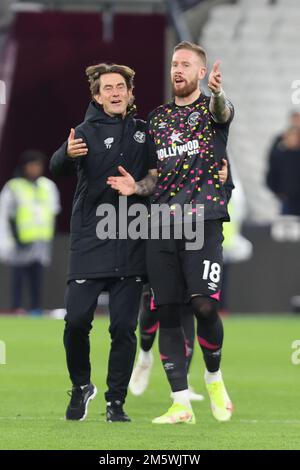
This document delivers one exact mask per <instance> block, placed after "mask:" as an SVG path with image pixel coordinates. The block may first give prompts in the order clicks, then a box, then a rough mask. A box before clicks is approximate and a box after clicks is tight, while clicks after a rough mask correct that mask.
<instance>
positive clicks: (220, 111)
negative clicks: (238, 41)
mask: <svg viewBox="0 0 300 470" xmlns="http://www.w3.org/2000/svg"><path fill="white" fill-rule="evenodd" d="M220 63H221V62H220V61H219V60H218V61H217V62H215V63H214V65H213V68H212V71H211V73H210V75H209V79H208V88H209V89H210V90H211V92H212V95H211V98H210V102H209V110H210V112H211V114H212V116H213V118H214V120H215V121H216V122H219V123H225V122H228V121H229V120H230V118H231V116H232V112H233V110H232V105H231V103H230V102H229V101H228V100H227V98H226V95H225V93H224V91H223V89H222V75H221V71H220V68H219V67H220Z"/></svg>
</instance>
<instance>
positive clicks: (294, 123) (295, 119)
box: [270, 109, 300, 154]
mask: <svg viewBox="0 0 300 470" xmlns="http://www.w3.org/2000/svg"><path fill="white" fill-rule="evenodd" d="M291 127H296V128H298V129H300V112H299V111H297V110H295V109H293V110H292V111H291V112H290V113H289V116H288V125H287V129H289V128H291ZM284 136H285V132H282V133H280V134H279V135H277V136H276V137H275V139H274V140H273V142H272V145H271V149H270V154H272V153H273V152H274V151H276V150H283V149H284V148H285V141H284Z"/></svg>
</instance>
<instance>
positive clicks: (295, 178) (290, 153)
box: [266, 126, 300, 216]
mask: <svg viewBox="0 0 300 470" xmlns="http://www.w3.org/2000/svg"><path fill="white" fill-rule="evenodd" d="M266 180H267V185H268V187H269V188H270V189H271V191H272V192H273V193H274V194H275V195H276V196H277V197H278V199H279V200H280V201H281V213H282V215H297V216H300V184H299V181H300V127H297V126H293V127H289V128H288V129H287V130H286V131H285V132H284V134H283V136H282V138H281V140H280V141H278V143H277V145H273V147H272V149H271V151H270V154H269V167H268V171H267V177H266Z"/></svg>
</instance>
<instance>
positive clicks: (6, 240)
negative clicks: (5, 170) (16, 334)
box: [0, 150, 60, 314]
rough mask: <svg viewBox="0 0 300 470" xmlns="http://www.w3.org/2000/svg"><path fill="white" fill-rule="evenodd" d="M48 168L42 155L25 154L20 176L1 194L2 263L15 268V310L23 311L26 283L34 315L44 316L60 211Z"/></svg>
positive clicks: (0, 252)
mask: <svg viewBox="0 0 300 470" xmlns="http://www.w3.org/2000/svg"><path fill="white" fill-rule="evenodd" d="M44 164H45V156H44V154H42V153H41V152H39V151H36V150H28V151H26V152H24V153H23V154H22V155H21V158H20V166H19V169H18V172H17V176H16V177H15V178H12V179H11V180H9V181H8V182H7V183H6V184H5V186H4V187H3V189H2V191H1V194H0V240H1V243H0V261H2V262H3V263H5V264H8V265H10V266H11V267H12V286H11V297H12V298H11V308H12V309H13V310H15V311H20V310H21V309H22V288H23V284H24V283H26V285H27V286H28V287H29V292H30V299H31V304H30V313H31V314H41V313H42V310H41V291H42V280H43V271H44V267H45V266H47V265H49V264H50V260H51V243H52V240H53V236H54V228H55V218H56V215H57V214H58V212H59V211H60V200H59V193H58V190H57V187H56V185H55V183H54V182H53V181H51V180H50V179H48V178H45V177H44V176H42V175H43V172H44Z"/></svg>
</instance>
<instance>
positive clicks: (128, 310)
mask: <svg viewBox="0 0 300 470" xmlns="http://www.w3.org/2000/svg"><path fill="white" fill-rule="evenodd" d="M142 288H143V285H142V282H141V280H140V278H136V277H128V278H110V279H87V280H84V281H83V280H78V281H75V280H74V281H70V282H69V284H68V286H67V290H66V296H65V304H66V310H67V314H66V317H65V322H66V325H65V331H64V345H65V349H66V357H67V366H68V370H69V374H70V378H71V381H72V383H73V385H85V384H88V383H90V376H91V364H90V341H89V333H90V330H91V328H92V321H93V318H94V312H95V309H96V306H97V300H98V296H99V295H100V294H101V292H102V291H108V292H109V312H110V326H109V333H110V336H111V348H110V353H109V360H108V372H107V382H106V383H107V386H108V390H107V391H106V393H105V399H106V401H114V400H120V401H121V402H122V403H124V401H125V398H126V395H127V387H128V383H129V380H130V377H131V373H132V369H133V364H134V358H135V353H136V336H135V330H136V327H137V318H138V313H139V306H140V300H141V294H142Z"/></svg>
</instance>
